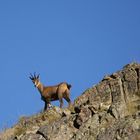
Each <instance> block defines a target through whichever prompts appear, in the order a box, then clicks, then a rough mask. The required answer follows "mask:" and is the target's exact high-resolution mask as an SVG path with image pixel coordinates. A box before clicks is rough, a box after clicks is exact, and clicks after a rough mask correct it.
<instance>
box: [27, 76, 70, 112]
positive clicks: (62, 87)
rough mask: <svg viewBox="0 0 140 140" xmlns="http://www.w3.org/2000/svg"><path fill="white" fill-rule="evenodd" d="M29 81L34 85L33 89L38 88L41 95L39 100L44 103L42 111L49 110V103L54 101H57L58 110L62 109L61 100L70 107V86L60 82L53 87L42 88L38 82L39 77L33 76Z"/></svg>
mask: <svg viewBox="0 0 140 140" xmlns="http://www.w3.org/2000/svg"><path fill="white" fill-rule="evenodd" d="M30 79H31V80H32V82H33V83H34V85H35V87H37V88H38V90H39V92H40V94H41V99H42V100H43V101H44V102H45V106H44V111H45V110H47V109H48V108H49V105H50V104H51V103H50V102H51V101H55V100H59V102H60V108H62V106H63V98H64V99H65V100H66V101H67V102H68V103H69V106H70V105H71V100H70V88H71V85H70V84H68V83H66V82H62V83H60V84H58V85H55V86H44V85H43V84H42V83H41V82H40V80H39V75H38V76H36V75H35V74H34V76H33V75H31V76H30Z"/></svg>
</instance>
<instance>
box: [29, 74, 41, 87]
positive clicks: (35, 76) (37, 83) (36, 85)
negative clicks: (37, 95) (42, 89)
mask: <svg viewBox="0 0 140 140" xmlns="http://www.w3.org/2000/svg"><path fill="white" fill-rule="evenodd" d="M29 78H30V79H31V80H32V82H33V83H34V85H35V87H38V85H39V83H40V81H39V74H38V75H36V74H35V73H34V75H32V74H30V77H29Z"/></svg>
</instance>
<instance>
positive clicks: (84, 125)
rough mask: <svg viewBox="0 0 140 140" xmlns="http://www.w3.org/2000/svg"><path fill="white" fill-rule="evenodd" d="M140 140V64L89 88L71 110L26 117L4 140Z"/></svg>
mask: <svg viewBox="0 0 140 140" xmlns="http://www.w3.org/2000/svg"><path fill="white" fill-rule="evenodd" d="M61 139H64V140H140V64H138V63H131V64H128V65H126V66H124V68H123V69H122V70H120V71H117V72H115V73H113V74H111V75H106V76H105V77H104V78H103V80H102V81H101V82H100V83H98V84H97V85H95V86H93V87H91V88H89V89H87V90H86V91H85V92H84V93H83V94H82V95H81V96H79V97H78V98H77V99H76V100H75V102H74V105H73V106H72V107H71V108H69V109H60V108H58V107H54V108H53V109H51V110H49V111H47V112H44V113H39V114H36V115H34V116H31V117H22V118H21V119H20V120H19V122H18V123H17V124H16V125H15V126H13V127H12V128H10V129H7V130H5V131H4V132H2V133H1V134H0V140H61Z"/></svg>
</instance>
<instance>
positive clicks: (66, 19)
mask: <svg viewBox="0 0 140 140" xmlns="http://www.w3.org/2000/svg"><path fill="white" fill-rule="evenodd" d="M133 61H137V62H140V1H138V0H134V1H130V0H123V1H121V0H118V1H112V0H108V1H104V0H101V1H97V0H88V1H86V0H70V1H66V0H51V1H49V0H41V1H39V0H24V1H19V0H12V1H11V0H9V1H8V0H5V1H0V65H1V67H0V77H1V79H0V88H1V91H0V96H1V97H0V129H3V128H5V127H9V126H11V125H12V124H14V123H15V122H16V121H17V120H18V118H19V117H20V116H24V115H32V114H35V113H37V112H39V111H41V109H42V108H43V105H44V103H43V102H42V101H41V100H40V95H39V93H38V91H37V90H36V89H35V88H34V87H33V84H32V82H31V81H30V79H29V78H28V77H29V73H30V72H32V73H33V72H37V73H40V77H41V82H42V83H43V84H45V85H55V84H58V83H59V82H62V81H67V82H68V83H70V84H72V89H71V99H72V101H74V99H75V98H76V97H77V96H79V95H80V94H81V93H82V92H83V91H84V90H86V89H87V88H89V87H91V86H92V85H94V84H97V83H98V82H99V81H100V80H101V79H102V78H103V76H104V75H105V74H111V73H113V72H115V71H117V70H119V69H121V68H122V67H123V66H124V65H125V64H128V63H130V62H133ZM53 105H59V103H58V102H54V103H53ZM66 105H67V104H65V106H66Z"/></svg>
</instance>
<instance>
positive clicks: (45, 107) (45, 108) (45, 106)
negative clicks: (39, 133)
mask: <svg viewBox="0 0 140 140" xmlns="http://www.w3.org/2000/svg"><path fill="white" fill-rule="evenodd" d="M47 104H48V103H47V102H45V105H44V111H46V110H47Z"/></svg>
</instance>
